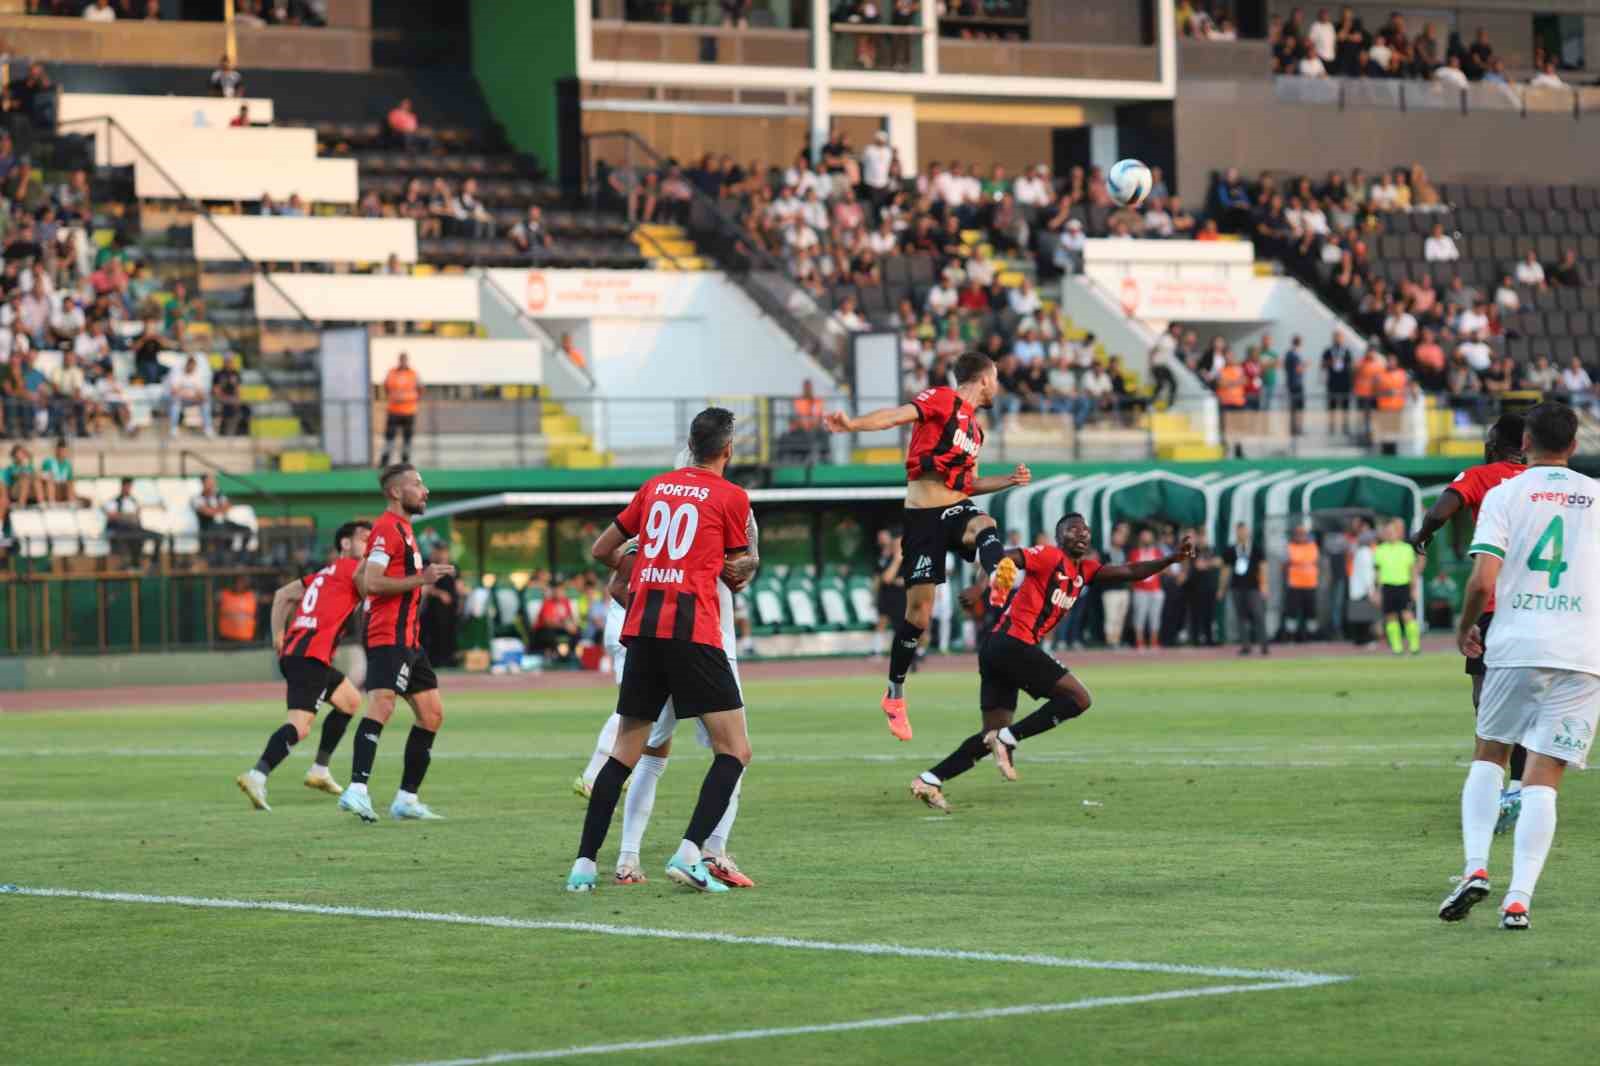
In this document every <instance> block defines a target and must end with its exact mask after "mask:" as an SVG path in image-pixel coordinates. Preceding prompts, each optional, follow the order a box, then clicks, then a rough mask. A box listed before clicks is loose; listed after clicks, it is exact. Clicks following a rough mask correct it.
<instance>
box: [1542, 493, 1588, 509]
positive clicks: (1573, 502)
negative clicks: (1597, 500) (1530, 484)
mask: <svg viewBox="0 0 1600 1066" xmlns="http://www.w3.org/2000/svg"><path fill="white" fill-rule="evenodd" d="M1528 502H1530V503H1553V504H1555V505H1556V506H1557V507H1593V506H1594V497H1593V496H1585V495H1583V494H1582V493H1577V492H1557V491H1548V492H1530V493H1528Z"/></svg>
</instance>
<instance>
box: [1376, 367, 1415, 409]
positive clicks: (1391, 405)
mask: <svg viewBox="0 0 1600 1066" xmlns="http://www.w3.org/2000/svg"><path fill="white" fill-rule="evenodd" d="M1409 384H1410V381H1409V379H1408V378H1407V377H1406V372H1405V371H1404V370H1401V369H1400V368H1398V367H1396V368H1395V369H1393V370H1385V371H1384V372H1383V373H1381V374H1379V375H1378V410H1380V411H1398V410H1400V409H1401V408H1402V407H1404V406H1405V405H1406V389H1407V387H1408V386H1409Z"/></svg>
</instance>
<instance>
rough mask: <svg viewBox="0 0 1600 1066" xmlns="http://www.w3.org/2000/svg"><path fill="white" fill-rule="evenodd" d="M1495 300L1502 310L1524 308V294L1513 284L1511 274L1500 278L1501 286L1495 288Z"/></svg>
mask: <svg viewBox="0 0 1600 1066" xmlns="http://www.w3.org/2000/svg"><path fill="white" fill-rule="evenodd" d="M1494 302H1495V303H1496V304H1498V305H1499V306H1500V310H1502V311H1520V310H1522V294H1521V293H1519V292H1517V289H1516V286H1515V285H1513V284H1511V275H1510V274H1507V275H1506V276H1505V277H1503V278H1501V279H1500V287H1499V288H1498V289H1496V290H1494Z"/></svg>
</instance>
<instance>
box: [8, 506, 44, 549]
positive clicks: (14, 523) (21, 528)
mask: <svg viewBox="0 0 1600 1066" xmlns="http://www.w3.org/2000/svg"><path fill="white" fill-rule="evenodd" d="M11 534H12V536H14V537H15V538H16V541H17V554H19V555H21V556H22V557H23V558H24V559H43V558H44V557H45V556H47V555H49V554H50V536H49V534H48V533H47V532H46V531H45V527H44V512H43V511H41V510H40V509H39V508H37V507H19V508H17V509H16V510H14V511H12V512H11Z"/></svg>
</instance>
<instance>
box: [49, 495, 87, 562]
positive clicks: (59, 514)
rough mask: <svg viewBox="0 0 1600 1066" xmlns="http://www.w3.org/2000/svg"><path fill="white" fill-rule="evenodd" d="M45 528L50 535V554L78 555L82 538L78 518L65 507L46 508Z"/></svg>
mask: <svg viewBox="0 0 1600 1066" xmlns="http://www.w3.org/2000/svg"><path fill="white" fill-rule="evenodd" d="M44 529H45V532H46V533H47V534H48V535H49V537H50V554H51V555H54V556H57V557H66V556H71V555H77V554H78V550H79V548H80V547H81V540H82V538H81V537H80V536H79V534H78V520H77V517H76V516H75V515H73V513H72V512H71V511H69V510H67V509H66V508H65V507H47V508H45V509H44Z"/></svg>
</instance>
